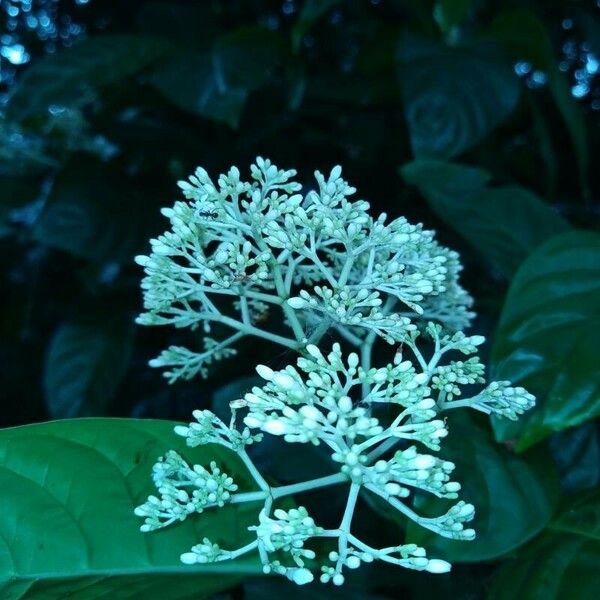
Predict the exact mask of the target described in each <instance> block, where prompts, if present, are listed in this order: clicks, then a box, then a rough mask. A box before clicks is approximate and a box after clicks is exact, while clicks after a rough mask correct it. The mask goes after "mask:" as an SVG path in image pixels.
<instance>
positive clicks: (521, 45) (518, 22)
mask: <svg viewBox="0 0 600 600" xmlns="http://www.w3.org/2000/svg"><path fill="white" fill-rule="evenodd" d="M490 36H491V37H493V38H494V39H496V40H498V41H499V42H501V43H502V44H503V45H504V46H505V47H506V48H507V50H508V51H509V52H510V53H511V55H512V56H513V58H514V59H515V60H519V61H528V62H530V63H531V64H532V66H533V67H534V68H536V69H541V70H542V71H544V72H545V73H546V75H547V76H548V89H549V90H550V93H551V94H552V96H553V98H554V102H555V104H556V107H557V108H558V110H559V112H560V114H561V115H562V118H563V120H564V122H565V125H566V127H567V130H568V133H569V136H570V138H571V142H572V143H573V147H574V149H575V155H576V157H577V164H578V169H579V179H580V183H581V186H582V190H583V191H584V193H587V187H588V184H587V172H588V167H589V156H588V148H587V144H588V142H587V133H586V125H585V120H584V115H583V112H582V110H581V107H580V106H579V104H578V103H577V101H576V100H575V99H574V98H573V96H572V94H571V87H570V85H569V83H568V81H567V79H566V77H565V76H564V75H563V74H562V73H561V72H560V71H559V70H558V65H557V62H556V57H555V55H554V51H553V48H552V41H551V39H550V36H549V34H548V31H547V28H546V26H545V25H544V23H543V22H542V21H541V20H540V19H538V17H537V16H536V15H535V14H534V13H532V12H531V11H529V10H527V9H509V10H505V11H503V12H500V13H499V14H498V15H497V16H496V17H495V19H494V22H493V23H492V26H491V29H490Z"/></svg>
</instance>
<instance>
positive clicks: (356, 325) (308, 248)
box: [136, 159, 534, 585]
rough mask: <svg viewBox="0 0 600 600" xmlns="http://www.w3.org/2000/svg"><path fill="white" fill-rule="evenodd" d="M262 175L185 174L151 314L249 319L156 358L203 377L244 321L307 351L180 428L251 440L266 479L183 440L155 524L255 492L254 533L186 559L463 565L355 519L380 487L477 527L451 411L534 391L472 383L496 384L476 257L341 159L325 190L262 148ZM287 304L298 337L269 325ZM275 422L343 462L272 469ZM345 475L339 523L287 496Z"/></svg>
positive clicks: (458, 531)
mask: <svg viewBox="0 0 600 600" xmlns="http://www.w3.org/2000/svg"><path fill="white" fill-rule="evenodd" d="M251 175H252V179H253V181H252V182H243V181H241V180H240V174H239V172H238V170H237V169H235V168H233V169H231V170H230V171H229V173H228V174H227V175H222V176H220V177H219V179H218V182H217V183H216V184H214V183H213V182H212V181H211V179H210V178H209V176H208V175H207V174H206V173H205V172H204V171H203V170H201V169H199V170H197V171H196V173H195V175H194V176H193V177H192V178H190V181H189V183H188V182H185V183H183V184H181V188H182V189H183V191H184V194H185V196H186V198H187V199H188V200H189V202H179V203H177V204H176V205H175V207H174V208H173V209H168V210H165V211H163V212H164V213H165V215H166V216H167V217H168V218H169V219H170V220H171V224H172V231H170V232H168V233H166V234H164V235H163V236H160V237H159V238H158V239H157V240H153V241H152V246H153V253H152V255H151V256H150V257H142V258H139V259H138V262H140V263H141V264H143V265H144V267H145V269H146V278H145V279H144V284H143V287H144V289H145V302H146V308H147V309H148V312H146V313H145V314H144V315H142V316H141V317H140V322H143V323H148V324H162V323H172V324H175V325H176V326H179V327H185V326H191V327H195V326H197V325H198V324H202V326H203V327H204V329H205V331H206V332H209V331H210V327H211V325H212V324H213V323H215V322H217V323H220V324H221V325H226V326H229V327H231V328H232V329H234V330H236V331H235V332H234V333H233V334H232V336H231V337H230V338H227V339H225V340H223V341H221V342H217V341H215V340H213V339H212V338H209V339H208V341H207V342H206V347H205V352H204V353H202V354H197V353H194V352H191V351H189V350H186V349H184V348H171V349H169V350H167V351H166V352H165V353H163V355H162V356H161V357H160V358H159V359H157V361H156V362H155V364H159V365H163V366H169V367H171V368H172V370H171V371H170V372H169V374H168V375H169V377H170V378H171V379H173V380H174V379H177V378H178V377H190V376H193V375H195V374H197V373H201V374H202V373H203V372H204V369H205V367H206V365H207V364H209V363H210V362H211V361H212V360H215V359H218V358H223V357H226V356H228V355H229V354H230V353H231V352H232V351H233V348H231V347H230V346H231V345H232V344H233V343H235V341H237V340H238V339H239V338H240V337H241V336H243V335H257V336H261V337H263V338H266V339H269V340H271V341H273V342H276V343H280V344H282V345H284V346H287V347H289V348H293V349H295V350H297V351H298V353H299V354H300V356H299V357H298V359H297V361H296V362H295V364H290V365H288V366H286V367H285V368H283V369H280V370H274V369H272V368H270V367H268V366H266V365H258V366H257V367H256V371H257V373H258V375H259V376H260V377H261V378H262V380H263V384H262V385H257V386H255V387H253V388H252V389H251V390H250V391H248V392H247V393H246V394H244V395H243V397H241V398H232V402H231V404H230V406H231V412H232V418H231V421H230V422H229V424H226V423H225V422H224V421H223V420H221V419H220V418H218V417H217V416H216V415H214V414H213V413H211V412H210V411H208V410H197V411H194V418H195V421H193V422H192V423H189V424H188V425H185V426H184V425H179V426H177V427H176V428H175V433H177V434H178V435H180V436H183V437H184V438H185V440H186V443H187V445H188V446H190V447H194V446H198V445H206V444H219V445H221V446H223V447H225V448H226V449H227V450H228V451H229V452H231V453H235V454H236V455H237V456H238V457H239V459H241V462H242V463H243V464H244V465H245V467H246V469H247V470H248V473H249V475H250V476H251V478H252V480H253V481H254V484H255V489H250V490H245V491H241V490H239V489H238V486H237V484H236V483H234V481H233V479H232V478H231V477H230V476H229V475H227V474H226V473H224V472H223V471H222V469H220V468H219V467H218V466H217V465H216V464H215V463H214V462H212V463H211V464H210V465H209V468H205V467H203V466H201V465H189V464H188V463H187V462H186V461H185V460H184V459H183V458H182V457H181V456H180V455H179V454H177V453H175V452H169V453H168V454H167V455H166V457H164V458H163V459H161V460H160V461H159V462H158V463H157V465H156V466H155V467H154V473H153V478H154V483H155V485H156V487H157V489H158V494H159V495H158V496H150V497H149V498H148V500H147V501H146V502H145V503H144V504H142V505H141V506H139V507H138V508H137V509H136V514H137V515H139V516H140V517H144V519H145V520H144V524H143V525H142V530H143V531H151V530H155V529H159V528H161V527H165V526H168V525H171V524H173V523H175V522H177V521H181V520H184V519H186V518H188V517H190V516H191V515H194V514H195V513H201V512H203V511H204V510H207V509H211V508H218V507H221V506H223V505H225V504H240V503H243V502H253V503H258V504H259V505H260V508H259V510H258V511H257V517H256V520H255V521H254V523H253V524H251V525H250V526H249V527H248V529H247V531H246V532H244V536H246V538H247V540H248V541H247V543H245V544H244V545H242V546H240V547H239V548H233V549H225V548H221V546H220V545H219V543H218V542H221V540H210V539H208V538H204V539H202V541H201V542H200V543H198V544H196V545H195V546H193V547H192V548H191V549H189V551H187V552H184V553H183V554H182V555H181V560H182V561H183V562H184V563H185V564H197V563H201V564H204V563H209V562H219V561H223V560H233V559H236V558H237V557H239V556H242V555H244V554H247V553H249V552H257V553H258V556H259V557H260V560H261V563H262V567H263V571H264V573H265V574H278V575H283V576H285V577H288V578H289V579H290V580H291V581H293V582H295V583H297V584H300V585H301V584H306V583H309V582H311V581H313V579H314V573H315V572H318V573H319V574H320V575H319V579H320V581H321V582H323V583H329V582H331V583H333V584H334V585H341V584H343V583H344V580H345V576H346V575H345V573H346V571H347V570H353V569H356V568H358V567H360V566H361V564H363V563H368V562H372V561H375V560H380V561H383V562H387V563H391V564H395V565H399V566H402V567H405V568H410V569H416V570H422V571H428V572H430V573H444V572H447V571H448V570H450V564H449V563H447V562H446V561H444V560H440V559H437V558H429V557H428V556H427V553H426V551H425V549H424V548H421V547H418V546H416V545H414V544H400V545H397V546H392V547H388V548H374V547H371V546H369V545H368V544H367V543H365V542H364V541H363V540H361V539H359V538H358V537H357V536H356V535H355V534H354V532H353V527H352V522H353V517H354V511H355V507H356V503H357V500H358V498H359V496H360V495H373V496H377V497H378V498H379V499H381V500H382V501H385V502H387V504H388V505H389V506H390V508H391V509H393V510H396V511H398V512H399V513H400V514H401V515H403V516H404V517H405V518H407V519H410V520H412V521H414V522H415V523H417V524H418V525H419V526H421V527H424V528H426V529H429V530H430V531H433V532H435V533H436V534H438V535H440V536H443V537H446V538H449V539H455V540H472V539H473V538H474V537H475V530H474V529H473V528H471V527H469V526H468V523H470V522H471V521H472V519H473V518H474V515H475V508H474V506H473V505H472V504H469V503H468V502H465V501H464V500H461V499H459V492H460V490H461V486H460V483H458V482H457V481H453V480H452V474H453V471H454V467H455V465H454V463H452V462H450V461H448V460H445V459H444V457H443V440H444V438H445V437H446V436H447V435H448V428H447V425H446V419H445V418H444V413H445V412H446V411H448V410H452V409H456V408H472V409H475V410H478V411H482V412H484V413H487V414H494V415H496V416H499V417H506V418H510V419H515V418H517V416H518V415H520V414H522V413H523V412H524V411H525V410H528V409H529V408H531V407H532V406H533V404H534V398H533V396H531V394H529V393H528V392H526V391H525V390H524V389H523V388H518V387H516V388H515V387H511V386H510V384H509V383H508V382H505V381H500V382H492V383H490V384H489V385H488V386H487V387H484V388H483V389H480V390H479V391H478V390H477V389H475V390H473V388H474V387H475V386H479V387H480V388H481V386H482V385H483V384H484V383H485V380H484V368H483V365H482V364H481V363H480V362H479V359H478V358H477V356H476V352H477V347H478V346H480V345H481V344H482V343H483V342H484V338H483V337H482V336H478V335H473V336H468V335H466V334H465V333H463V331H462V328H463V327H464V326H465V325H466V324H467V322H468V320H469V316H470V314H469V313H468V310H467V308H468V306H469V298H468V296H467V295H466V294H465V293H464V291H463V290H462V289H461V288H460V287H459V285H458V280H457V274H458V272H459V271H460V264H459V262H458V259H457V256H456V255H455V254H454V253H452V252H450V251H448V250H446V249H444V248H441V247H440V246H438V245H437V243H436V242H435V241H434V239H433V235H432V234H431V233H430V232H427V231H424V230H423V229H422V228H421V226H413V225H410V224H408V223H407V222H406V221H405V220H404V219H397V220H395V221H392V222H391V223H389V224H387V225H386V223H385V216H382V217H379V218H377V219H373V218H372V217H370V216H369V215H368V213H367V209H368V204H367V203H366V202H364V201H357V202H351V201H349V200H348V196H349V195H350V194H351V193H353V192H354V189H353V188H351V187H350V186H348V184H347V183H346V182H345V181H343V180H342V179H341V171H340V169H339V168H338V167H336V168H334V169H333V170H332V172H331V174H330V175H329V177H328V178H326V177H325V176H323V175H321V174H320V173H317V174H316V178H317V184H318V189H317V190H314V191H310V192H309V193H308V194H306V195H304V196H303V195H301V194H299V193H298V192H299V191H300V186H299V185H298V184H297V183H295V182H294V181H293V180H292V179H291V178H292V176H293V175H294V172H293V171H282V170H279V169H277V168H276V167H275V166H273V165H272V164H271V163H270V162H269V161H265V160H262V159H257V162H256V164H255V165H253V166H252V169H251ZM292 292H293V294H292ZM214 294H220V295H222V296H228V297H230V298H231V299H232V305H231V307H230V308H232V309H233V310H237V311H239V313H240V320H237V319H235V318H234V317H232V316H230V314H231V311H228V312H225V311H223V309H222V303H219V307H220V308H217V307H216V305H215V304H214V303H213V301H212V300H211V297H213V296H214ZM274 307H276V308H279V309H281V310H282V311H283V314H284V318H285V320H286V322H287V324H288V325H289V327H290V329H291V330H292V333H293V335H294V337H293V338H285V337H283V336H280V335H278V334H274V333H272V332H269V331H268V330H266V329H262V326H259V325H260V323H262V317H261V319H259V316H262V315H264V314H265V313H267V312H268V311H269V310H270V309H272V308H274ZM419 319H422V320H421V321H419ZM427 319H430V320H427ZM328 329H330V330H331V331H330V333H333V334H337V335H338V337H339V340H340V341H339V342H334V343H333V345H332V347H331V349H330V350H329V351H328V352H325V353H324V352H323V351H322V350H321V349H320V348H319V347H318V345H317V344H318V342H319V340H320V339H321V337H322V336H323V335H324V333H325V332H326V331H327V330H328ZM378 339H382V340H384V341H385V342H388V343H392V344H394V345H396V348H395V353H394V354H393V358H392V360H390V361H389V362H388V363H387V364H384V365H383V366H379V367H375V366H372V365H371V361H372V349H373V346H374V344H375V342H376V341H377V340H378ZM347 346H349V348H347ZM352 347H354V349H356V351H352ZM425 348H427V349H428V350H427V352H425V351H424V349H425ZM382 405H386V407H387V410H386V411H382V410H380V409H381V406H382ZM240 413H241V414H240ZM264 435H267V436H276V437H279V438H282V439H283V440H284V441H285V442H288V443H293V444H312V445H315V446H319V447H320V448H322V449H323V450H324V451H325V452H326V453H327V454H328V455H329V457H330V459H331V470H332V472H331V474H329V475H326V476H323V477H319V478H317V479H312V480H308V481H303V482H298V483H292V484H290V485H285V486H274V485H272V484H270V483H268V482H267V480H266V479H265V477H264V476H263V475H262V474H261V473H260V472H259V470H258V469H257V468H256V466H255V464H254V463H253V461H252V459H251V457H250V456H249V454H248V452H247V450H248V446H250V445H252V444H256V443H259V442H260V441H261V440H262V439H263V436H264ZM437 452H440V453H441V455H438V454H436V453H437ZM228 470H229V469H228ZM329 486H344V487H345V489H346V493H347V500H346V507H345V510H344V512H343V515H341V519H340V522H339V525H338V526H337V527H335V528H333V529H326V528H324V527H322V526H321V525H318V524H316V523H315V520H314V519H313V517H312V516H310V515H309V512H308V510H307V509H306V508H305V507H303V506H297V507H295V508H289V506H290V503H289V501H288V503H287V504H285V505H282V504H281V502H280V501H281V499H282V498H285V497H288V496H296V495H298V494H301V493H303V492H305V491H308V490H317V489H324V488H328V487H329ZM417 491H418V492H424V493H427V494H432V495H434V496H437V497H439V498H443V499H447V500H449V501H451V502H453V504H451V506H450V507H449V508H448V509H447V510H446V512H444V513H443V514H441V515H439V516H434V517H431V516H423V515H421V514H419V513H418V512H417V510H416V509H415V507H414V502H413V499H414V495H415V492H417ZM242 537H243V536H242ZM332 546H333V547H332ZM182 550H183V549H182Z"/></svg>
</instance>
